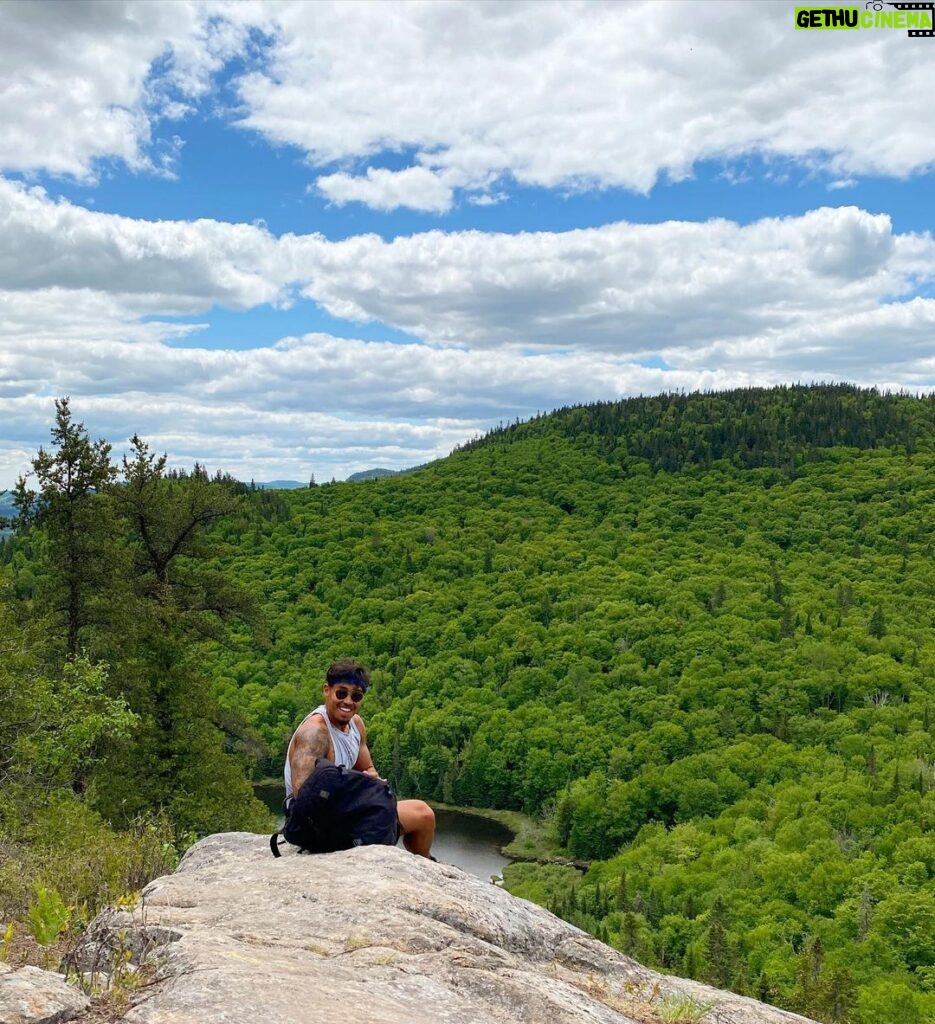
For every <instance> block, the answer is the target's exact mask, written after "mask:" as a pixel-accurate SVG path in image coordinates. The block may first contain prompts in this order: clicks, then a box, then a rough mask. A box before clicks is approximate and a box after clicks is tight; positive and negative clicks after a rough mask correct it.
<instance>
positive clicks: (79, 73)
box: [0, 0, 935, 212]
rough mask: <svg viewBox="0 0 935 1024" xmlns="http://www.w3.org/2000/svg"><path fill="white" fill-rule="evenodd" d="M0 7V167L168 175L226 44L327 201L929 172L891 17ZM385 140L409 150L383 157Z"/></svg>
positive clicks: (247, 98)
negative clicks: (718, 172)
mask: <svg viewBox="0 0 935 1024" xmlns="http://www.w3.org/2000/svg"><path fill="white" fill-rule="evenodd" d="M53 12H54V14H53ZM3 13H4V31H3V33H2V35H0V168H5V169H7V170H17V171H27V172H28V171H31V170H47V171H50V172H52V173H54V174H68V175H73V176H76V177H81V178H88V177H93V176H94V174H95V173H96V171H97V169H98V166H99V164H100V161H102V160H106V159H116V160H120V161H123V162H125V163H126V164H127V165H128V166H130V167H131V168H134V169H138V170H150V171H157V172H159V171H160V170H161V171H162V172H165V171H166V170H171V169H172V167H174V166H175V161H176V158H177V156H178V146H179V145H180V144H181V142H180V143H173V142H172V141H171V139H169V140H168V141H162V142H160V143H159V145H156V146H154V144H153V137H154V131H155V130H156V128H157V126H158V124H159V123H160V122H161V121H163V120H166V119H174V118H180V117H182V118H184V116H186V115H187V114H188V113H189V112H190V111H191V110H192V109H193V108H194V105H195V104H197V103H198V101H199V100H200V99H202V98H203V97H205V96H206V95H207V93H208V90H209V88H210V85H211V82H212V79H213V76H216V75H218V74H219V73H222V72H226V70H227V69H229V68H231V67H233V65H231V64H230V63H229V62H230V61H231V59H232V58H234V57H237V58H241V59H243V60H245V61H246V65H247V70H245V71H238V72H237V73H238V77H237V79H236V80H235V86H236V88H237V89H238V91H239V95H240V99H241V102H242V109H241V110H240V111H239V112H238V114H237V115H235V116H238V117H239V123H240V124H241V125H242V126H243V127H244V128H248V129H251V130H254V131H256V132H259V133H261V134H262V135H263V136H265V137H266V138H267V139H268V140H270V141H272V142H274V143H276V144H286V145H290V146H296V147H298V148H299V149H300V150H303V151H304V152H305V153H306V154H307V155H308V159H309V162H310V163H311V164H312V165H313V166H315V167H318V168H328V167H331V168H332V171H331V173H326V174H322V175H321V176H320V178H319V182H318V184H319V187H320V188H321V189H322V190H323V191H324V192H325V194H327V195H328V196H329V197H330V198H331V199H332V200H333V201H334V202H338V203H345V202H351V201H359V202H363V203H367V204H369V205H372V206H374V207H376V208H378V209H387V208H390V207H391V206H392V205H393V204H397V205H399V206H407V207H409V208H414V209H420V210H428V211H438V212H443V211H445V210H447V209H448V208H449V206H450V203H451V200H452V196H453V195H457V194H459V193H460V194H463V195H464V196H465V197H466V198H467V199H469V200H470V199H472V198H474V199H477V198H479V199H480V200H481V201H482V202H486V201H489V200H488V199H487V198H485V197H488V196H490V195H491V194H494V195H495V194H496V193H497V192H498V191H499V192H502V191H503V188H502V187H501V188H499V189H495V188H494V186H495V185H496V184H497V182H498V181H499V183H500V185H501V186H505V185H508V184H509V182H510V181H511V180H512V181H516V182H520V183H523V184H527V185H536V186H543V187H546V188H561V189H575V188H604V187H608V186H622V187H624V188H627V189H632V190H636V191H639V192H646V191H648V190H649V189H651V188H652V186H653V184H654V183H655V182H656V181H657V180H658V178H659V177H660V175H666V176H668V177H670V178H673V179H679V178H683V177H685V176H688V175H690V174H691V173H692V171H693V168H694V166H695V165H696V164H697V162H698V161H700V160H704V159H716V160H732V159H734V158H736V157H739V156H742V155H749V154H759V155H762V156H764V157H766V158H767V159H769V158H773V157H777V158H782V159H784V160H785V159H788V160H792V161H796V162H799V163H800V164H801V165H803V166H805V167H807V168H820V169H822V170H824V171H827V172H828V173H829V174H831V175H832V176H833V179H832V180H833V182H834V183H835V184H838V185H839V184H840V183H842V182H848V181H850V180H853V179H856V178H857V177H858V176H861V175H867V174H882V175H892V176H896V177H904V176H907V175H909V174H912V173H915V172H918V171H921V170H925V169H930V168H931V167H932V166H933V165H935V110H933V108H932V105H931V104H930V103H928V102H927V101H926V99H927V97H928V96H930V95H931V93H932V89H933V86H935V65H933V63H932V61H931V59H930V55H929V54H928V52H927V50H926V48H925V47H924V46H920V45H915V44H914V43H913V41H911V40H907V38H906V37H905V35H904V33H903V32H899V31H886V30H861V31H858V32H840V33H828V32H824V33H819V32H814V33H810V32H802V31H796V30H795V28H794V26H793V9H792V8H791V7H789V6H788V4H786V3H779V2H775V3H758V4H757V5H756V7H755V8H752V7H750V5H749V4H745V3H732V2H726V0H724V2H719V3H716V4H706V5H701V4H698V3H696V2H681V3H679V2H675V0H672V2H668V3H659V2H639V3H628V4H623V3H618V4H603V3H578V2H565V3H562V2H553V3H534V4H488V3H478V2H455V0H450V2H447V3H445V4H433V3H412V4H408V3H407V4H404V3H392V4H390V3H385V4H345V3H324V2H322V3H315V4H303V3H272V2H271V3H264V4H260V3H252V2H244V3H228V2H205V3H197V2H193V0H171V2H165V0H150V2H147V3H145V4H140V3H130V2H116V0H115V2H112V3H105V4H101V3H78V2H75V3H69V4H60V5H56V6H55V7H54V8H53V7H50V5H48V4H36V3H29V2H22V3H18V2H8V3H6V4H5V5H4V10H3ZM53 17H54V28H53V26H52V25H50V21H51V20H52V19H53ZM261 37H262V40H263V41H262V42H261V41H260V40H261ZM255 57H257V58H258V59H254V58H255ZM216 113H217V114H218V115H219V116H227V115H226V114H225V112H224V111H223V109H218V110H216ZM177 127H178V131H177V132H175V134H177V135H178V136H179V138H180V140H181V141H182V142H183V141H184V135H185V131H184V121H182V122H180V123H179V125H178V126H177ZM160 147H161V148H160ZM384 153H392V154H394V155H395V156H396V163H397V164H398V156H399V154H409V155H410V159H411V164H410V166H408V167H403V168H402V169H397V170H395V171H389V170H387V169H386V168H385V167H382V166H380V163H381V161H380V160H378V159H377V158H378V157H379V156H380V155H381V154H384ZM337 165H340V166H337ZM452 190H455V192H454V193H452Z"/></svg>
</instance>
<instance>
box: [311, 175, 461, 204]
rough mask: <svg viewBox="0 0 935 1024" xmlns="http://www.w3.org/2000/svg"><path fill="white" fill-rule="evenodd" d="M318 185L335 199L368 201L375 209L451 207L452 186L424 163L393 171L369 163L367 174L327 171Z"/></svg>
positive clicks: (333, 200) (343, 201)
mask: <svg viewBox="0 0 935 1024" xmlns="http://www.w3.org/2000/svg"><path fill="white" fill-rule="evenodd" d="M315 184H316V185H317V186H318V189H319V190H320V191H321V192H322V193H323V194H324V195H325V196H327V198H328V199H330V200H331V201H332V202H333V203H337V204H338V205H339V206H343V205H344V204H345V203H350V202H358V203H365V204H366V205H367V206H369V207H372V208H373V209H375V210H395V209H398V208H399V207H400V206H405V207H408V208H409V209H410V210H423V211H426V212H429V213H444V212H445V211H446V210H448V209H450V208H451V203H452V195H453V193H452V190H451V187H450V186H448V185H446V184H445V183H444V181H443V180H442V178H441V177H440V176H439V175H437V174H433V173H432V172H431V171H429V170H426V168H424V167H407V168H406V169H405V170H403V171H390V170H387V169H386V168H384V167H379V168H374V167H368V168H367V173H366V174H364V175H356V176H355V175H352V174H344V173H343V172H342V173H339V174H328V175H324V176H322V177H320V178H319V179H318V180H317V181H316V183H315Z"/></svg>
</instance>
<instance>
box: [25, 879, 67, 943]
mask: <svg viewBox="0 0 935 1024" xmlns="http://www.w3.org/2000/svg"><path fill="white" fill-rule="evenodd" d="M27 920H28V922H29V928H30V931H31V932H32V934H33V937H34V938H35V940H36V942H38V943H39V945H40V946H51V945H52V943H53V942H57V941H58V938H59V936H60V935H61V934H62V932H64V931H65V930H66V929H67V928H68V926H69V923H70V922H71V910H70V909H69V907H68V906H66V904H65V901H64V900H63V899H62V897H61V895H60V894H59V893H58V892H57V891H56V890H55V889H46V888H45V886H42V885H38V886H36V902H35V903H34V904H33V905H32V906H31V907H30V908H29V913H28V914H27Z"/></svg>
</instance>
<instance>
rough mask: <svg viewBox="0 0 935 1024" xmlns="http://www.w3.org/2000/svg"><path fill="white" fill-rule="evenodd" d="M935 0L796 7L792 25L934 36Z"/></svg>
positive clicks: (875, 1) (871, 1) (871, 0)
mask: <svg viewBox="0 0 935 1024" xmlns="http://www.w3.org/2000/svg"><path fill="white" fill-rule="evenodd" d="M933 21H935V0H928V2H927V3H914V4H900V3H887V4H884V3H882V2H881V0H867V2H866V3H865V4H864V7H863V10H861V8H859V7H796V9H795V27H796V28H797V29H798V28H818V29H829V28H831V29H834V28H841V29H858V28H878V29H887V28H902V29H906V30H907V33H908V34H909V35H910V36H929V37H930V38H931V37H932V36H935V29H933V27H932V23H933Z"/></svg>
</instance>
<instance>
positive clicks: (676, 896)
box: [0, 386, 935, 1024]
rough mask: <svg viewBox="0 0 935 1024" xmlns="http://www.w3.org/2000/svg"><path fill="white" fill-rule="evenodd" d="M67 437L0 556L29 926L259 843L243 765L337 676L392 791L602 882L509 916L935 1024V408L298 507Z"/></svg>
mask: <svg viewBox="0 0 935 1024" xmlns="http://www.w3.org/2000/svg"><path fill="white" fill-rule="evenodd" d="M58 413H59V416H58V419H57V424H56V428H55V429H54V430H53V442H54V443H53V446H52V448H51V449H50V451H49V452H46V453H40V455H39V456H38V457H37V460H36V464H35V468H36V472H37V482H38V483H41V484H42V486H41V487H39V488H38V490H37V492H36V493H35V494H32V495H30V494H28V493H27V492H26V489H25V485H24V487H23V488H22V489H21V491H20V493H18V494H17V507H18V508H19V509H20V510H21V511H22V513H23V516H22V519H21V523H20V526H19V528H18V531H17V534H16V536H15V537H14V538H12V539H7V540H5V541H3V540H0V563H3V564H2V567H0V582H2V583H3V584H4V587H5V589H4V590H3V592H2V598H3V600H2V602H0V616H2V622H0V625H2V627H3V633H4V637H5V638H6V648H5V652H6V654H5V659H4V660H3V661H2V662H0V697H2V700H0V734H2V738H3V741H4V744H5V746H6V747H7V749H9V750H12V751H13V757H12V759H11V758H9V757H6V756H5V757H4V759H2V760H0V774H2V777H3V782H4V788H3V790H2V793H0V881H3V882H4V883H5V885H6V889H5V893H4V895H5V897H6V898H7V904H8V907H13V909H14V910H15V906H14V904H16V905H19V906H23V905H25V904H24V902H23V901H24V900H26V899H27V897H28V892H29V886H30V885H32V884H33V883H36V884H39V885H44V886H49V885H51V884H53V883H54V884H55V885H56V886H59V887H61V888H62V889H63V891H65V890H68V891H67V892H66V896H67V895H68V893H69V892H73V893H74V895H73V896H72V897H71V898H73V899H78V898H80V899H89V900H90V899H91V898H92V896H91V895H89V894H92V895H93V892H94V885H95V877H96V878H98V879H99V880H100V882H101V884H102V885H103V886H104V888H106V889H107V891H109V892H112V891H114V890H115V889H117V890H119V887H120V886H121V885H127V884H130V882H131V881H133V880H137V881H138V880H141V879H145V877H147V875H148V874H151V873H152V871H153V870H156V869H158V868H159V866H160V865H161V864H162V863H163V862H164V858H165V856H166V851H167V850H168V851H169V854H171V851H172V849H173V847H174V848H180V847H181V846H182V845H184V842H185V841H186V839H185V837H186V835H190V834H195V833H198V832H205V831H212V830H217V829H223V828H229V827H241V826H244V825H245V826H247V827H258V826H259V824H260V823H261V817H258V815H257V809H256V807H255V806H254V805H253V804H252V802H251V799H250V797H249V791H248V789H247V787H246V784H245V780H244V778H243V775H242V768H243V767H246V766H249V765H250V764H251V763H252V764H253V766H254V771H255V773H256V774H257V775H262V774H278V773H279V772H280V771H281V768H282V761H283V756H284V751H285V747H286V743H287V741H288V737H289V735H290V733H291V731H292V729H293V728H294V726H295V724H296V723H297V722H298V721H299V719H300V718H301V717H302V716H303V715H304V714H305V713H306V712H307V711H308V710H309V709H310V708H311V707H313V706H314V705H315V704H317V703H318V699H319V696H320V688H321V680H322V677H323V672H324V669H325V667H326V666H327V665H328V663H329V662H330V661H331V660H332V659H334V658H336V657H340V656H349V655H351V656H356V657H358V658H360V659H361V660H363V661H364V662H366V663H367V664H368V665H370V666H371V668H372V670H373V672H372V674H373V678H374V682H375V686H374V687H373V689H372V690H371V692H370V693H369V694H368V696H367V698H366V703H365V705H364V707H363V713H364V716H365V718H366V720H367V722H368V725H369V727H370V737H371V746H372V749H373V752H374V755H375V759H376V763H377V765H378V767H379V768H381V770H382V771H383V773H384V774H385V775H387V776H389V777H390V778H391V779H392V780H393V782H394V783H395V785H396V787H397V789H398V791H399V792H400V793H401V794H402V795H406V796H421V797H424V798H428V799H433V800H443V801H446V802H450V803H457V804H462V805H473V806H476V807H497V808H513V809H520V810H523V811H525V812H526V813H528V814H531V815H537V816H541V817H543V818H544V819H545V820H546V821H548V822H549V823H550V827H551V828H552V829H553V830H554V832H555V834H556V836H557V838H558V839H559V840H560V841H561V843H562V844H563V845H564V847H565V848H566V849H567V851H568V853H569V855H570V856H573V857H575V858H577V859H579V860H587V861H590V862H591V867H590V870H589V871H588V872H587V873H586V874H584V875H581V874H580V873H579V872H576V871H575V870H573V869H572V868H566V867H560V866H556V865H527V864H520V865H514V866H512V867H511V868H510V869H508V871H507V884H508V886H509V887H511V888H512V890H513V891H515V892H518V893H520V894H522V895H526V896H529V897H531V898H534V899H537V900H539V901H540V902H542V903H544V904H546V905H549V906H551V907H552V909H554V910H555V911H556V912H557V913H559V914H561V915H563V916H565V917H566V918H568V919H569V920H571V921H573V922H575V923H577V924H579V925H581V926H582V927H585V928H587V929H588V930H590V931H592V932H594V933H595V934H597V935H599V936H601V937H602V938H604V939H605V940H607V941H608V942H610V943H612V944H613V945H615V946H617V947H618V948H620V949H623V950H626V951H627V952H630V953H632V954H634V955H635V956H637V957H638V958H640V959H642V960H643V961H644V962H646V963H648V964H650V965H654V966H661V967H663V968H665V969H668V970H671V971H674V972H676V973H680V974H685V975H690V976H694V977H698V978H703V979H707V980H711V981H713V982H715V983H716V984H718V985H723V986H728V987H732V988H734V989H736V990H738V991H742V992H746V993H749V994H751V995H755V996H758V997H760V998H765V999H767V1000H769V1001H771V1002H775V1003H778V1004H780V1005H783V1006H788V1007H790V1008H793V1009H797V1010H800V1011H802V1012H804V1013H806V1014H808V1015H811V1016H814V1017H816V1018H818V1019H820V1020H823V1021H828V1022H834V1021H841V1022H844V1021H847V1022H852V1024H923V1022H932V1021H935V840H933V838H932V836H931V833H930V828H931V823H932V816H933V810H935V741H933V736H932V718H933V714H935V682H933V676H935V637H933V632H932V627H933V624H935V567H933V559H932V553H933V552H932V542H933V526H935V521H933V520H935V511H933V509H935V503H933V499H935V474H933V469H935V402H933V400H932V399H929V398H926V399H919V398H912V397H909V396H886V395H879V394H877V393H875V392H872V391H861V390H858V389H855V388H851V387H847V386H837V387H815V388H782V389H775V390H769V391H763V390H756V389H750V390H744V391H737V392H730V393H721V394H711V395H688V396H686V395H666V396H658V397H653V398H640V399H630V400H627V401H623V402H617V403H605V404H597V405H593V406H588V407H578V408H572V409H565V410H560V411H559V412H557V413H555V414H551V415H548V416H539V417H536V418H535V419H534V420H532V421H529V422H527V423H521V424H514V425H512V426H504V427H501V428H499V429H497V430H495V431H493V432H492V433H491V434H490V435H488V436H487V437H485V438H480V439H476V440H474V441H472V442H470V443H468V444H466V445H465V446H464V447H463V448H462V449H461V450H458V451H456V452H454V453H453V454H452V455H451V456H450V457H449V458H447V459H443V460H440V461H439V462H436V463H433V464H431V465H429V466H426V467H422V468H420V469H419V470H418V471H415V472H412V473H408V474H403V475H398V476H393V477H389V478H386V479H380V480H370V481H365V482H358V483H346V484H328V485H323V486H318V487H315V486H310V487H307V488H301V489H298V490H292V491H269V490H250V489H249V488H244V487H243V486H238V485H236V483H235V482H233V481H231V480H229V479H226V478H220V477H219V478H216V479H214V480H209V479H208V477H207V474H206V473H205V472H204V471H203V470H202V469H200V468H199V467H196V468H195V471H193V472H192V473H191V474H181V475H179V474H175V475H172V474H168V473H166V472H165V465H164V462H163V461H162V460H160V459H157V458H156V457H155V456H153V455H152V454H151V453H150V452H149V450H148V448H147V447H146V445H145V444H144V443H143V442H140V441H138V439H134V444H135V447H134V451H133V454H132V456H131V457H130V458H129V459H128V460H127V461H125V463H124V465H123V467H122V468H120V469H118V467H116V466H114V465H112V464H111V462H110V460H109V448H107V446H105V445H103V443H101V442H99V443H97V445H96V446H95V445H92V444H91V442H90V439H88V438H87V437H86V435H85V434H84V433H83V432H82V430H81V429H78V428H80V425H78V427H77V428H76V426H75V425H74V424H73V423H72V422H71V420H70V412H69V410H68V407H67V404H65V405H64V408H63V407H62V405H61V403H60V406H59V409H58ZM56 430H57V431H58V440H55V439H56V437H57V435H56ZM79 456H80V457H81V459H84V460H85V462H86V463H87V465H88V466H89V467H90V468H91V469H93V471H94V472H95V473H99V474H101V475H100V476H99V477H92V478H88V477H84V478H82V479H83V489H82V488H77V489H75V488H72V487H71V484H69V483H68V481H70V480H72V477H71V476H70V475H68V474H67V473H65V469H66V468H67V466H68V465H70V464H71V463H70V461H69V460H74V459H76V458H78V457H79ZM79 461H80V460H79ZM63 727H64V728H63ZM61 822H65V827H64V828H62V826H61V824H60V823H61ZM63 835H64V837H65V838H63ZM112 851H117V852H116V853H114V852H112ZM61 864H66V865H68V876H67V877H64V876H63V872H62V871H61V870H60V871H59V873H58V875H56V874H55V867H56V865H59V866H60V865H61ZM69 886H71V889H68V887H69ZM37 891H38V890H37ZM17 900H18V901H19V904H17ZM9 912H10V911H9V910H5V911H4V913H9Z"/></svg>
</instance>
